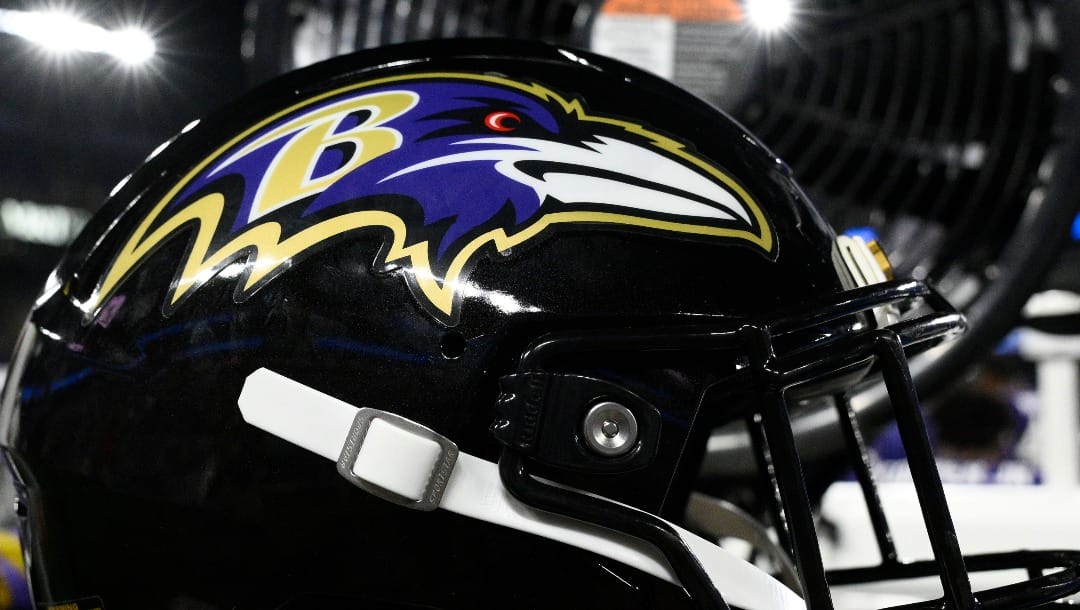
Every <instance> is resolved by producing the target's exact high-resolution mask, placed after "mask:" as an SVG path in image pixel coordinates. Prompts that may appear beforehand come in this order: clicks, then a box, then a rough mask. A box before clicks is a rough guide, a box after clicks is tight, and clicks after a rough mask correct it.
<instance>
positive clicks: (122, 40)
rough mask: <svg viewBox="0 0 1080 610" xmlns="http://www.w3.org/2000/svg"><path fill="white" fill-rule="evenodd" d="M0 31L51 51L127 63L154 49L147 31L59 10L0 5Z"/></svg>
mask: <svg viewBox="0 0 1080 610" xmlns="http://www.w3.org/2000/svg"><path fill="white" fill-rule="evenodd" d="M0 32H3V33H5V34H12V35H14V36H19V37H22V38H25V39H26V40H29V41H32V42H35V43H37V44H39V45H41V46H42V47H44V48H45V49H47V50H49V51H51V52H54V53H69V52H72V51H81V52H84V53H103V54H106V55H111V56H113V57H115V58H116V59H117V60H119V61H120V62H123V63H125V64H128V65H137V64H141V63H143V62H146V61H147V60H149V59H150V58H151V57H153V56H154V54H155V53H156V52H157V47H156V45H155V44H154V40H153V38H151V37H150V34H148V33H147V32H144V31H142V30H139V29H137V28H126V29H123V30H116V31H113V30H107V29H105V28H103V27H101V26H98V25H94V24H92V23H87V22H85V21H82V20H80V19H79V18H77V17H75V16H74V15H71V14H69V13H65V12H62V11H45V12H39V11H16V10H8V9H0Z"/></svg>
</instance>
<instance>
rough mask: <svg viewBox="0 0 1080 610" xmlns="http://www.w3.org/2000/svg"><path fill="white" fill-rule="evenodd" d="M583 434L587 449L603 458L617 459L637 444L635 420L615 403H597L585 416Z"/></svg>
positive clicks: (628, 412)
mask: <svg viewBox="0 0 1080 610" xmlns="http://www.w3.org/2000/svg"><path fill="white" fill-rule="evenodd" d="M584 432H585V434H584V436H585V444H586V445H588V446H589V449H591V450H593V451H594V452H596V453H598V454H600V455H602V456H604V457H619V456H620V455H625V454H627V453H629V452H630V450H631V449H633V448H634V445H635V444H636V443H637V438H638V425H637V419H636V418H635V417H634V414H633V413H632V412H631V411H630V409H627V408H626V407H624V406H623V405H621V404H619V403H617V402H612V401H604V402H599V403H596V404H595V405H593V406H592V407H591V408H590V409H589V411H588V413H586V414H585V425H584Z"/></svg>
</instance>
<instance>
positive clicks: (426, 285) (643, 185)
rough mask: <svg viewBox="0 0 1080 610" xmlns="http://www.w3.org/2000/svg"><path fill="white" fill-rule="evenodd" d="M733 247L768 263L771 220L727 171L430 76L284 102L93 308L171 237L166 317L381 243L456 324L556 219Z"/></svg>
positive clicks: (228, 147) (436, 310)
mask: <svg viewBox="0 0 1080 610" xmlns="http://www.w3.org/2000/svg"><path fill="white" fill-rule="evenodd" d="M569 225H573V226H577V227H583V226H585V227H592V228H597V229H608V230H611V229H618V230H626V229H633V230H641V231H650V232H658V233H661V234H667V235H671V236H672V237H676V236H679V237H692V238H697V239H714V240H728V241H733V242H737V243H741V244H743V245H747V246H749V247H751V248H754V249H757V250H758V251H760V252H761V253H762V254H764V255H765V256H767V257H770V258H771V257H773V256H774V255H775V249H776V244H775V241H774V237H773V233H772V230H771V228H770V225H769V221H768V219H767V218H766V217H765V215H764V214H763V213H762V210H761V208H760V207H759V205H758V204H757V203H756V202H755V201H754V200H753V199H752V198H751V196H750V195H749V194H748V193H747V192H746V190H745V189H744V188H743V187H742V186H740V185H739V183H738V182H736V181H735V180H734V179H733V178H732V177H730V176H728V175H727V174H726V173H725V172H724V171H723V170H721V169H720V168H718V167H716V166H715V165H714V164H712V163H710V162H709V161H707V160H705V159H703V158H701V157H699V156H697V155H695V154H694V153H693V152H692V151H690V150H688V148H687V147H686V146H685V145H684V144H682V143H680V142H678V141H676V140H674V139H672V138H670V137H667V136H664V135H662V134H659V133H656V132H654V131H651V130H650V129H648V128H647V127H645V126H643V125H640V124H636V123H632V122H628V121H625V120H621V119H617V118H613V117H605V116H598V115H593V114H590V113H589V112H588V111H587V109H586V108H585V107H584V106H583V104H582V103H581V101H580V100H577V99H572V98H570V99H568V98H566V97H563V96H561V95H560V94H558V93H556V92H554V91H552V90H550V89H548V88H546V87H544V86H542V85H539V84H536V83H531V84H527V83H521V82H517V81H512V80H509V79H505V78H501V77H495V76H489V75H479V74H468V73H438V74H436V73H430V74H414V75H408V76H401V77H394V78H386V79H381V80H375V81H369V82H364V83H360V84H355V85H351V86H348V87H345V88H342V89H338V90H335V91H332V92H329V93H326V94H323V95H320V96H318V97H316V98H314V99H309V100H306V101H305V102H303V103H301V104H297V105H295V106H293V107H291V108H288V109H286V110H283V111H282V112H279V113H277V114H275V115H273V116H271V117H268V118H266V119H265V120H263V121H261V122H260V123H258V124H256V125H254V126H252V127H251V128H249V129H247V130H246V131H244V132H243V133H241V134H240V135H238V136H237V137H235V138H234V139H232V140H231V141H229V142H228V143H226V144H225V145H224V146H222V147H221V148H219V149H218V150H217V151H215V152H214V153H213V154H212V155H210V156H209V157H207V158H206V159H204V160H203V161H202V162H201V163H199V164H198V165H197V166H196V167H195V168H194V169H193V170H191V171H190V172H189V173H188V174H187V175H186V176H184V178H183V179H181V180H180V181H179V182H178V183H176V184H175V185H174V186H173V187H172V188H171V189H170V190H169V191H168V193H167V194H166V195H165V196H164V197H163V198H162V199H161V200H160V201H158V202H157V203H156V205H155V206H154V207H153V208H152V209H151V211H150V213H149V214H148V215H147V216H146V217H145V218H144V219H143V220H142V221H141V222H140V224H139V225H138V226H137V227H136V229H135V231H134V232H133V233H132V234H131V236H130V237H129V238H128V239H127V241H126V243H125V244H124V246H123V247H122V248H121V250H120V252H119V253H118V254H117V255H116V257H115V259H114V260H113V262H112V264H111V265H110V266H109V268H108V269H107V271H106V272H105V274H104V275H103V276H102V279H101V281H100V283H99V284H98V286H97V289H96V290H95V292H94V295H93V296H92V298H91V302H90V304H89V307H88V308H87V309H88V310H89V311H90V312H91V313H92V314H96V312H97V311H100V309H101V307H102V306H103V305H104V304H105V302H106V301H107V300H108V299H109V298H110V296H111V295H113V294H114V293H115V292H116V291H117V289H118V288H119V286H120V285H121V284H122V283H123V282H124V281H125V279H126V278H127V277H128V276H129V275H130V274H131V272H132V271H134V270H135V269H136V268H137V267H138V266H139V265H140V264H141V263H142V262H143V261H144V260H146V259H147V258H149V257H150V256H152V255H153V253H154V251H155V250H156V249H157V248H158V246H160V245H161V244H162V243H163V242H165V241H167V240H170V239H172V238H174V237H176V236H179V235H191V237H190V240H191V241H190V243H191V245H190V247H189V249H188V250H187V252H186V254H185V257H184V259H183V260H182V261H180V262H179V264H178V265H177V266H178V270H177V273H176V276H175V278H174V280H173V282H172V284H171V286H170V289H169V293H168V295H167V296H166V301H165V304H164V312H165V313H166V315H168V314H169V313H170V312H171V311H173V310H174V309H175V308H176V307H178V306H179V305H180V304H181V303H182V302H183V301H184V300H185V299H186V298H188V297H190V296H191V295H192V293H193V292H195V291H196V290H197V289H198V288H199V287H200V286H201V285H203V284H204V283H205V282H206V281H207V280H208V279H210V278H211V277H213V276H214V275H215V274H216V273H217V272H218V271H220V270H221V269H222V268H223V267H225V266H226V265H229V264H231V263H237V262H239V263H242V264H243V272H242V273H240V274H238V276H239V277H237V280H236V281H237V288H236V301H237V302H242V301H244V300H245V299H247V298H248V297H249V296H251V294H253V293H254V292H255V291H256V290H258V289H259V288H260V287H261V286H263V285H265V284H266V282H268V281H270V280H271V279H273V278H274V277H275V276H276V275H278V274H279V273H282V272H283V271H285V270H286V269H288V268H290V267H291V266H292V265H293V264H294V263H295V262H297V261H298V260H299V259H301V258H303V257H304V256H305V255H307V254H310V253H312V252H315V251H317V250H318V249H319V248H320V246H323V245H326V244H329V243H331V242H333V241H335V240H336V239H337V238H340V237H342V236H347V235H349V234H354V233H356V232H359V231H382V234H383V235H386V236H387V237H386V239H385V242H384V247H383V249H382V252H381V253H380V254H379V257H378V260H376V261H374V267H375V268H376V269H396V270H398V271H400V272H402V273H403V275H404V277H405V278H406V281H407V282H408V284H409V287H410V288H411V290H412V292H413V294H414V295H415V296H416V299H417V301H418V302H419V303H420V305H421V306H422V307H423V308H424V309H425V310H426V311H428V312H429V313H430V314H432V315H433V316H434V317H435V318H436V319H438V320H440V321H441V322H443V323H445V324H451V325H452V324H454V323H455V322H456V320H457V317H458V315H459V313H460V312H459V311H458V310H459V308H460V300H461V294H462V293H463V287H464V286H465V284H466V283H467V281H468V275H469V272H470V270H471V269H472V266H473V265H474V264H475V263H476V261H477V260H479V259H480V258H482V257H483V256H484V255H485V253H495V252H507V251H508V250H509V249H510V248H515V247H517V246H519V245H523V244H526V243H527V242H530V241H534V240H540V239H542V238H544V237H546V236H547V235H549V234H551V233H554V232H555V230H556V229H557V228H559V227H562V226H569Z"/></svg>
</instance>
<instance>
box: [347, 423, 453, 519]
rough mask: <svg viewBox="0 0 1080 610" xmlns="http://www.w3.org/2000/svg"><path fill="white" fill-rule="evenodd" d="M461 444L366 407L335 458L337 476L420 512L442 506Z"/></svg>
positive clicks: (380, 496)
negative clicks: (458, 444) (444, 493)
mask: <svg viewBox="0 0 1080 610" xmlns="http://www.w3.org/2000/svg"><path fill="white" fill-rule="evenodd" d="M457 458H458V448H457V445H455V444H454V443H453V442H452V441H451V440H450V439H448V438H446V437H445V436H443V435H441V434H439V433H437V432H435V431H434V430H431V429H430V428H427V427H425V426H422V425H420V424H418V423H416V422H414V421H412V420H409V419H406V418H404V417H400V416H398V415H395V414H393V413H388V412H386V411H380V410H379V409H371V408H366V407H365V408H362V409H360V410H358V411H357V413H356V417H354V418H353V423H352V427H350V428H349V434H348V436H347V437H346V438H345V444H344V446H343V447H342V449H341V456H340V457H338V460H337V471H338V474H340V475H341V476H343V477H345V479H346V480H347V481H349V482H350V483H352V484H353V485H356V486H357V487H359V488H360V489H363V490H364V491H366V492H368V493H370V494H372V495H374V496H377V497H379V498H382V499H383V500H386V501H388V502H393V503H394V504H398V505H400V506H406V507H408V508H413V509H416V510H424V511H430V510H435V509H436V508H439V503H440V502H441V501H442V496H443V492H445V491H446V484H447V482H448V481H449V480H450V474H451V473H452V472H453V471H454V464H455V463H457Z"/></svg>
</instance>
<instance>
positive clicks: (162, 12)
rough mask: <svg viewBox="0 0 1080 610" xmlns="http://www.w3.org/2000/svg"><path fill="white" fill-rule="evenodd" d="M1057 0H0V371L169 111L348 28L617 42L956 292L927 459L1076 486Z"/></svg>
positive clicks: (246, 83) (232, 86)
mask: <svg viewBox="0 0 1080 610" xmlns="http://www.w3.org/2000/svg"><path fill="white" fill-rule="evenodd" d="M1075 5H1076V3H1070V2H1066V1H1051V0H1043V1H1035V0H1032V1H1027V0H910V1H902V0H876V1H871V0H835V1H825V0H820V1H811V0H518V1H511V0H262V1H257V0H225V1H214V2H211V1H206V0H185V1H181V0H157V1H153V2H151V1H150V0H142V1H137V0H93V1H91V0H26V1H0V377H2V369H3V363H4V362H6V358H7V355H8V354H10V353H11V350H12V348H13V346H14V342H15V338H16V335H17V333H18V331H19V328H20V326H21V324H22V322H23V319H24V318H25V315H26V312H27V311H28V309H29V308H30V306H31V305H32V303H33V300H34V298H35V296H36V293H37V291H38V289H39V288H40V287H41V285H42V283H43V282H44V279H45V277H46V275H47V274H48V272H49V270H50V268H51V267H52V265H53V264H54V263H55V262H56V261H57V260H58V258H59V256H60V255H61V253H62V252H63V248H64V246H65V244H66V243H67V242H68V241H69V240H70V239H72V238H73V237H74V235H75V234H76V233H77V232H78V230H79V228H80V227H81V226H82V224H83V223H84V222H85V221H86V219H87V217H88V215H89V214H91V213H92V212H93V211H94V210H96V209H97V208H98V207H99V206H100V205H101V203H102V202H103V201H104V199H105V198H106V197H107V196H108V193H109V192H110V190H111V189H112V188H113V187H114V185H116V184H117V183H118V182H120V181H121V180H122V179H123V178H124V176H125V175H126V174H127V173H128V172H129V171H131V170H133V169H134V168H135V167H136V166H137V165H138V164H139V163H140V162H141V160H142V159H144V158H145V157H146V156H148V155H149V154H150V153H151V151H153V150H154V149H155V148H156V147H157V146H159V145H160V144H162V143H163V142H165V141H166V140H167V139H168V138H169V137H171V136H172V135H173V134H175V133H177V132H178V131H179V130H180V129H182V128H183V126H184V125H186V124H187V123H189V122H190V121H192V120H194V119H196V118H198V117H200V116H202V115H205V114H206V113H208V112H210V111H212V110H213V109H214V108H216V107H218V106H220V105H222V104H223V103H225V102H226V101H228V100H229V99H231V98H234V97H236V96H237V95H239V94H240V93H242V92H243V91H245V90H246V89H248V88H250V87H252V86H254V85H256V84H258V83H260V82H262V81H265V80H267V79H270V78H273V77H274V76H276V75H278V74H280V73H282V72H285V71H287V70H290V69H292V68H296V67H301V66H304V65H307V64H311V63H314V62H316V61H319V60H322V59H326V58H329V57H332V56H335V55H340V54H344V53H348V52H351V51H354V50H358V49H361V48H366V47H372V46H378V45H384V44H391V43H395V42H402V41H406V40H413V39H422V38H436V37H466V36H468V37H475V36H499V37H513V38H539V39H543V40H548V41H552V42H557V43H561V44H568V45H573V46H576V47H580V48H587V49H591V50H593V51H596V52H600V53H604V54H608V55H613V56H615V57H617V58H620V59H623V60H625V61H627V62H630V63H633V64H635V65H637V66H639V67H642V68H645V69H647V70H650V71H653V72H656V73H658V74H660V75H661V76H664V77H666V78H669V79H672V80H674V81H675V82H676V83H678V84H681V85H683V86H684V87H686V88H688V89H689V90H691V91H692V92H694V93H696V94H697V95H699V96H701V97H703V98H705V99H707V100H708V101H710V102H712V103H714V104H716V105H717V106H719V107H721V108H722V109H724V110H726V111H728V112H729V113H731V114H732V115H734V116H735V117H736V118H737V119H738V120H740V121H741V122H743V123H744V124H746V125H747V126H748V127H749V128H750V129H751V131H753V132H755V133H756V134H758V135H759V136H760V137H761V138H762V139H763V140H764V141H765V142H766V144H768V145H769V146H771V147H772V148H773V149H774V151H775V152H777V154H778V155H779V156H781V157H782V158H783V159H785V160H786V161H787V162H788V163H789V164H790V165H791V166H792V168H793V169H794V171H795V175H796V178H797V179H798V180H799V181H800V183H801V184H802V185H803V186H804V188H806V190H807V191H808V192H809V194H810V195H811V198H812V199H814V200H815V201H816V202H817V203H818V205H819V206H820V207H821V208H822V209H823V211H824V212H825V214H826V215H827V216H828V217H829V219H830V220H831V221H832V222H833V223H834V225H835V226H836V227H837V228H838V230H841V231H845V232H848V233H851V234H857V235H862V236H864V237H866V238H876V239H878V240H879V241H880V242H881V243H882V244H883V246H884V248H885V250H886V251H887V252H888V253H889V254H890V256H891V259H892V262H893V264H894V266H895V267H896V270H897V274H898V275H912V276H915V277H917V278H920V279H927V280H929V281H931V282H932V283H934V284H935V285H936V286H937V287H938V288H939V289H941V290H942V291H944V292H945V293H946V294H947V295H948V296H949V297H950V299H951V300H952V301H953V302H954V303H955V304H957V305H958V306H959V307H961V308H962V309H963V310H964V311H965V313H966V314H967V315H968V317H969V320H970V322H971V327H972V329H971V332H969V333H968V334H967V335H966V336H965V337H964V338H963V339H962V340H961V341H958V342H955V343H953V344H951V345H949V346H947V347H945V348H944V349H943V350H938V351H936V352H933V353H931V354H928V355H926V356H925V357H922V358H921V359H919V360H918V361H917V362H916V363H915V364H914V372H915V376H916V380H917V381H918V383H919V386H920V390H921V391H922V393H923V395H924V397H926V398H927V401H926V403H927V404H926V409H927V415H928V418H929V420H930V425H931V431H932V433H933V435H934V439H933V440H934V443H935V448H936V451H937V455H938V458H939V464H940V467H941V470H942V474H943V477H944V478H945V479H946V480H947V481H952V482H955V483H962V484H965V485H971V484H978V485H982V486H984V487H980V489H999V488H1002V487H1017V486H1022V487H1023V488H1024V489H1026V490H1028V491H1029V492H1030V491H1032V490H1035V489H1038V490H1041V491H1039V493H1043V492H1046V493H1058V492H1060V493H1072V492H1073V491H1075V490H1076V489H1078V488H1080V423H1078V422H1080V419H1078V415H1077V414H1078V412H1080V409H1078V407H1077V403H1078V401H1080V389H1078V384H1077V381H1076V378H1077V372H1076V363H1075V358H1076V357H1077V355H1078V354H1080V339H1078V338H1077V337H1080V296H1078V294H1077V293H1080V222H1077V220H1076V212H1077V197H1076V193H1077V192H1078V190H1080V172H1078V171H1077V169H1078V168H1080V165H1078V163H1080V157H1078V155H1080V144H1078V138H1080V135H1078V134H1080V114H1078V111H1080V110H1078V104H1077V100H1076V97H1077V93H1078V90H1077V88H1078V87H1080V57H1078V54H1080V44H1078V43H1080V40H1078V39H1077V34H1078V32H1080V29H1078V28H1080V18H1078V12H1080V11H1078V9H1077V7H1076V6H1075ZM881 402H882V396H881V392H880V391H878V390H877V389H876V388H874V387H868V388H867V389H866V390H865V391H863V392H861V393H860V395H859V396H857V397H856V399H855V406H856V408H857V409H858V410H859V413H860V418H861V419H862V420H863V422H864V424H865V425H866V426H867V427H868V429H869V430H872V431H873V434H872V435H870V436H871V438H872V441H873V446H874V451H875V456H876V460H877V462H876V465H877V466H878V468H877V474H878V476H879V477H880V478H881V479H882V480H899V481H902V480H903V479H904V478H905V471H904V468H902V467H897V466H896V465H897V464H900V463H901V462H898V461H896V460H897V459H898V458H900V457H901V456H900V455H899V454H898V453H897V451H898V443H897V442H896V439H895V434H894V432H892V431H891V429H890V428H889V424H888V412H887V409H885V408H883V406H882V404H881ZM827 412H831V411H829V410H828V409H827V408H822V409H814V408H813V406H811V407H808V408H807V409H806V410H805V413H806V415H805V416H803V417H801V418H800V420H799V421H798V422H797V425H798V426H799V438H800V443H801V445H802V448H803V450H804V451H805V452H806V453H807V455H809V456H810V458H809V468H810V470H811V471H812V474H813V473H821V474H820V476H819V479H820V480H819V481H818V483H819V484H818V487H819V489H817V493H819V494H822V496H821V498H822V506H823V511H822V514H823V519H824V520H825V522H826V523H829V524H831V530H829V531H832V532H833V534H834V536H833V540H834V542H835V544H836V552H835V554H834V560H835V561H837V562H838V563H839V564H846V563H858V562H859V561H862V560H863V557H862V553H863V550H865V549H861V548H853V547H850V546H846V545H847V542H846V541H847V540H851V539H853V537H854V535H853V534H850V533H845V528H855V529H858V527H862V526H861V525H859V524H857V523H856V524H855V525H850V524H852V523H855V521H853V520H852V519H853V518H850V516H849V515H848V514H847V511H848V510H849V508H850V506H849V505H850V504H851V503H852V502H850V501H849V499H848V498H847V497H846V496H845V495H844V494H846V493H848V491H845V490H844V489H843V486H842V485H841V486H832V487H830V484H831V483H832V481H833V480H834V479H836V478H838V477H839V478H843V473H836V472H833V471H832V470H830V468H829V463H830V458H831V456H829V455H828V451H827V450H826V448H828V447H829V446H830V445H831V441H830V438H831V436H830V435H832V434H835V428H836V426H835V422H834V420H832V419H830V418H829V417H828V416H827V415H828V413H827ZM741 442H742V441H741V440H740V438H738V437H736V436H734V435H728V434H726V433H725V431H723V430H721V431H717V433H716V435H715V436H714V438H713V439H712V441H711V442H710V445H709V447H710V456H709V458H708V459H707V461H706V464H705V466H704V468H703V472H702V480H703V485H704V486H705V487H708V485H709V484H710V483H715V482H716V481H728V480H731V479H732V478H738V477H740V476H742V475H745V474H746V472H747V469H748V468H752V465H748V464H746V462H745V459H744V458H743V457H741V456H745V455H746V452H745V451H743V449H744V447H743V446H741V445H740V443H741ZM815 455H817V456H819V457H820V460H815V458H814V456H815ZM827 488H828V489H829V491H828V492H826V489H827ZM965 489H966V488H965ZM1054 490H1057V491H1054ZM955 493H966V492H953V491H951V492H950V494H955ZM975 493H982V492H975ZM829 494H832V495H829ZM950 497H952V495H950ZM1001 497H1003V498H1006V499H1004V500H999V499H995V500H994V502H998V503H1001V502H1004V503H1005V508H1002V514H1005V513H1010V512H1011V513H1015V512H1016V511H1017V510H1023V505H1022V504H1016V503H1015V502H1022V501H1021V500H1015V499H1009V498H1015V497H1018V496H1016V495H1015V494H1014V495H1013V496H1001ZM1025 497H1029V498H1030V497H1033V496H1031V495H1030V494H1028V495H1027V496H1025ZM996 498H997V497H996ZM1063 498H1064V499H1063ZM1068 498H1071V496H1061V497H1058V496H1054V499H1053V500H1052V503H1056V504H1058V505H1062V507H1063V508H1062V511H1063V513H1062V514H1063V517H1062V518H1063V519H1064V518H1065V516H1067V515H1068V514H1075V511H1074V510H1072V509H1071V508H1070V507H1071V506H1075V504H1070V503H1069V499H1068ZM965 501H966V500H965V499H964V498H960V499H959V500H956V503H958V504H960V505H963V504H964V502H965ZM971 501H972V502H974V504H973V506H981V505H982V503H985V502H987V500H986V498H981V499H980V498H976V499H975V500H971ZM902 503H903V501H902V500H901V501H900V504H902ZM1042 503H1043V504H1045V503H1046V502H1045V501H1043V502H1042ZM912 511H913V514H915V515H916V516H917V514H918V511H917V510H914V509H912ZM901 520H902V519H901ZM958 521H960V522H961V523H962V522H963V519H961V518H959V517H958ZM1000 522H1001V517H987V519H986V524H984V525H980V526H978V527H984V528H985V530H986V531H983V530H977V528H976V530H977V531H976V530H972V531H971V532H968V531H965V530H964V529H963V527H961V536H962V542H964V543H967V542H969V539H971V540H975V543H974V544H975V546H976V547H978V546H979V545H980V544H983V543H984V542H987V541H984V540H981V539H982V538H987V540H989V539H992V538H994V536H993V535H991V534H989V533H988V532H990V531H992V530H993V529H994V528H995V527H996V526H997V525H1000ZM1055 523H1056V522H1055ZM866 527H867V528H868V527H869V525H866ZM894 527H896V526H895V525H894ZM973 527H974V526H973ZM826 529H827V530H828V529H829V528H826ZM897 529H898V530H903V527H902V526H901V527H899V528H897ZM1075 529H1076V528H1075V527H1073V528H1072V530H1075ZM1051 530H1052V528H1050V527H1049V526H1047V531H1048V532H1049V531H1051ZM853 531H854V530H853ZM972 532H974V533H972ZM1028 534H1031V532H1029V531H1027V530H1025V535H1028ZM965 537H966V538H965ZM999 538H1000V537H999ZM870 539H872V536H871V537H870ZM1024 540H1026V541H1030V540H1031V538H1030V536H1028V538H1024ZM999 541H1000V540H999ZM1050 542H1053V541H1052V540H1051V541H1050ZM1059 544H1060V543H1059ZM1035 545H1038V542H1036V543H1035ZM1025 546H1032V544H1025ZM1051 546H1056V545H1053V544H1052V545H1051ZM1077 546H1078V547H1080V541H1078V543H1077ZM901 548H902V549H903V547H901ZM912 548H915V549H917V548H918V547H917V545H916V546H914V547H912ZM977 550H986V549H985V548H979V549H977ZM871 560H872V558H871Z"/></svg>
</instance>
